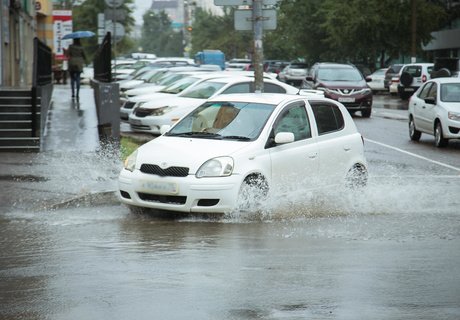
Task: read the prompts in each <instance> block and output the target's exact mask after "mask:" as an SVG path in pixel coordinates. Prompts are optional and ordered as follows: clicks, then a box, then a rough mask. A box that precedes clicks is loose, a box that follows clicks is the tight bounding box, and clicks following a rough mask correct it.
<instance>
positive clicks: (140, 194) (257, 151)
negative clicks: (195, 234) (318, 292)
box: [119, 63, 460, 214]
mask: <svg viewBox="0 0 460 320" xmlns="http://www.w3.org/2000/svg"><path fill="white" fill-rule="evenodd" d="M424 66H425V65H424ZM425 67H426V69H427V70H428V68H429V65H426V66H425ZM401 70H407V72H408V73H409V72H412V73H410V74H411V75H412V79H411V80H412V81H411V82H410V83H409V80H407V79H406V80H407V82H406V80H404V79H402V82H404V83H405V84H407V86H406V87H409V85H411V86H412V85H415V86H416V85H417V84H419V83H420V86H419V87H418V88H417V89H416V91H415V93H414V94H413V95H412V97H411V98H410V101H409V111H408V112H409V119H410V120H409V136H410V139H411V140H414V141H417V140H419V139H420V137H421V135H422V133H424V134H431V135H434V136H435V144H436V146H438V147H442V146H445V145H447V143H448V140H449V139H460V80H459V79H458V78H456V79H455V78H436V79H431V80H429V79H426V81H425V79H424V77H423V74H424V72H425V70H424V69H423V68H422V69H421V70H420V75H419V71H418V70H417V68H415V67H414V66H409V67H408V68H406V69H404V67H402V68H401ZM401 70H400V71H401ZM384 71H385V70H380V72H378V73H376V74H375V76H376V77H375V79H378V83H379V85H380V86H379V87H378V86H377V84H375V85H376V86H374V87H373V88H374V90H379V89H381V88H382V87H383V88H384V76H383V75H384ZM178 74H184V75H185V76H183V77H181V78H180V79H179V80H175V81H173V83H171V84H170V85H169V86H166V87H165V88H163V89H161V90H158V91H157V92H152V93H150V94H149V95H144V97H142V96H137V99H138V101H137V102H135V103H134V104H133V105H134V108H131V110H129V111H126V110H125V112H126V115H127V119H128V121H129V123H130V127H131V129H132V130H133V131H135V132H144V133H151V134H154V135H156V136H158V137H156V138H155V139H152V140H151V141H150V142H148V143H146V144H144V145H142V146H141V147H140V148H138V149H137V150H136V151H135V152H134V153H133V154H132V155H130V156H129V157H128V158H127V159H126V161H125V165H124V168H123V169H122V171H121V172H120V175H119V198H120V200H121V202H122V203H124V204H126V205H128V206H129V207H130V208H131V209H132V210H133V211H143V210H146V209H156V210H166V211H174V212H186V213H216V214H225V213H229V212H233V211H235V210H237V211H240V210H251V211H253V210H257V209H259V208H261V206H263V204H264V202H266V199H268V198H269V197H279V196H281V197H283V196H286V195H288V194H289V192H291V191H292V190H296V189H299V188H302V189H305V188H308V189H315V188H318V187H324V186H328V187H331V186H334V187H336V186H340V185H342V186H346V187H352V188H356V187H363V186H365V185H366V181H367V175H368V172H367V163H366V159H365V157H364V148H363V139H362V137H361V135H360V134H359V132H358V131H357V129H356V126H355V124H354V121H353V119H352V117H351V114H353V113H354V112H357V111H360V112H361V114H362V115H363V116H364V117H369V116H370V114H371V110H372V90H373V89H372V87H371V86H369V83H371V82H373V81H374V79H373V78H372V77H371V76H372V75H370V76H368V77H364V76H363V74H362V73H361V72H360V71H359V70H358V68H356V67H355V66H353V65H350V64H337V63H317V64H314V65H313V66H312V67H311V68H309V71H308V74H307V76H306V77H305V80H304V85H305V87H307V88H309V89H308V90H307V89H303V90H299V88H297V87H295V86H292V85H289V84H287V83H284V82H282V81H279V80H277V79H274V78H273V77H272V76H271V75H270V74H265V75H264V86H265V88H264V93H253V92H254V75H253V73H252V72H246V73H244V71H242V72H235V71H232V72H228V71H227V72H225V71H216V72H211V71H210V72H198V71H188V72H179V71H178V72H177V74H174V72H172V70H170V71H169V72H166V73H165V74H164V77H165V79H168V77H169V78H171V79H172V78H175V77H176V76H177V75H178ZM377 76H378V77H377ZM419 77H420V79H418V78H419ZM403 78H404V77H403ZM418 80H420V82H419V81H418ZM414 81H415V82H414ZM376 82H377V80H376ZM130 90H132V89H130ZM130 90H127V91H126V92H128V91H130ZM141 97H142V98H141ZM128 101H130V102H133V100H132V98H129V99H128ZM128 101H127V102H128ZM123 109H128V108H127V107H126V104H125V105H124V106H123V107H122V109H121V110H123ZM121 113H123V112H121ZM305 155H307V156H305Z"/></svg>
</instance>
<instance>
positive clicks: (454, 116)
mask: <svg viewBox="0 0 460 320" xmlns="http://www.w3.org/2000/svg"><path fill="white" fill-rule="evenodd" d="M447 117H448V118H449V119H450V120H455V121H460V112H453V111H449V112H448V113H447Z"/></svg>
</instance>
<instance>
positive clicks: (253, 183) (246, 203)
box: [237, 175, 268, 211]
mask: <svg viewBox="0 0 460 320" xmlns="http://www.w3.org/2000/svg"><path fill="white" fill-rule="evenodd" d="M267 195H268V184H267V181H266V180H265V179H264V178H263V177H262V176H260V175H252V176H249V177H247V178H246V179H245V180H244V182H243V184H242V185H241V188H240V192H239V194H238V203H237V209H238V210H239V211H252V210H257V209H258V207H259V206H260V205H261V204H262V202H263V201H264V200H265V199H266V198H267Z"/></svg>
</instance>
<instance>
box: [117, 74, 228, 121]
mask: <svg viewBox="0 0 460 320" xmlns="http://www.w3.org/2000/svg"><path fill="white" fill-rule="evenodd" d="M217 74H218V73H217V72H210V73H205V72H204V73H201V72H198V73H196V74H194V75H189V76H188V77H185V78H182V79H180V80H178V81H176V82H174V83H172V84H170V85H169V86H166V87H165V88H161V87H160V86H157V87H152V88H150V89H151V90H150V93H148V94H140V95H136V96H132V97H129V98H128V99H127V100H126V101H124V102H123V104H122V106H121V108H120V119H121V120H124V121H128V120H129V116H130V114H132V112H133V110H134V109H135V108H137V107H138V106H139V105H142V104H144V103H146V102H147V101H151V100H153V101H156V100H158V99H162V98H166V97H172V96H175V95H179V94H180V93H181V92H182V91H184V90H186V89H187V88H189V87H193V86H194V85H196V84H198V83H200V82H202V81H205V80H208V79H212V78H217V77H219V76H220V77H222V75H217ZM229 76H230V73H229Z"/></svg>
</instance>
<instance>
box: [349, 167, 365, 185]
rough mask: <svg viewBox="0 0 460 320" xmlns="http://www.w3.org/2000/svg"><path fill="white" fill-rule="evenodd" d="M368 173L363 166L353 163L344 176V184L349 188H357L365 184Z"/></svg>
mask: <svg viewBox="0 0 460 320" xmlns="http://www.w3.org/2000/svg"><path fill="white" fill-rule="evenodd" d="M367 179H368V173H367V169H366V167H365V166H363V165H362V164H355V165H354V166H353V168H351V169H350V170H349V171H348V173H347V176H346V178H345V186H346V187H347V188H349V189H359V188H363V187H365V186H366V185H367Z"/></svg>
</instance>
